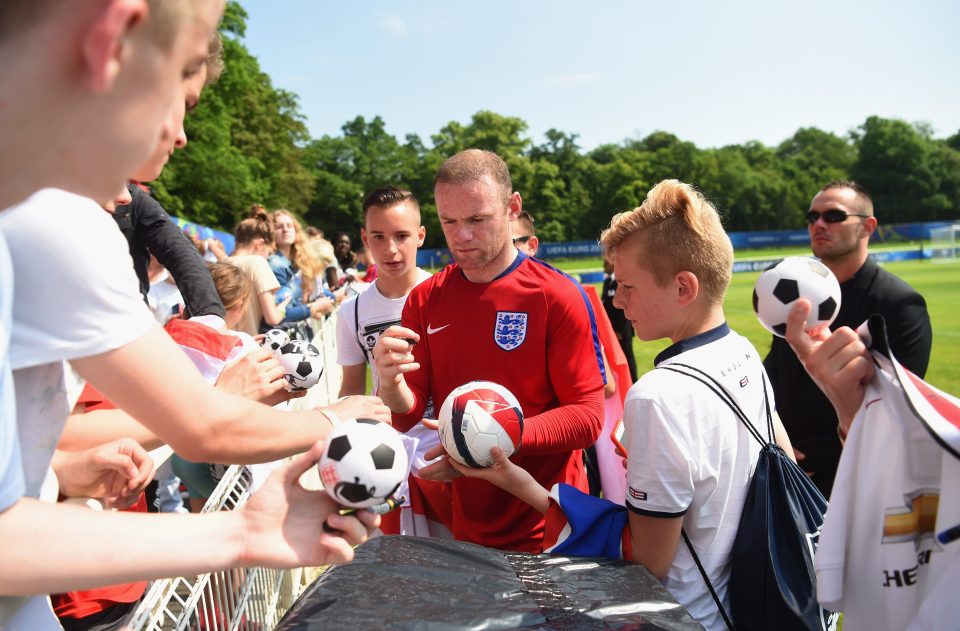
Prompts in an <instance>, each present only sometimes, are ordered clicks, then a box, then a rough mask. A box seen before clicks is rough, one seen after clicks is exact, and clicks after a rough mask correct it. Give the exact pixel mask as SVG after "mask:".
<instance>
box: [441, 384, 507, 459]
mask: <svg viewBox="0 0 960 631" xmlns="http://www.w3.org/2000/svg"><path fill="white" fill-rule="evenodd" d="M438 420H439V425H440V442H441V443H443V447H444V449H446V450H447V453H448V454H450V457H451V458H453V459H454V460H456V461H457V462H460V463H462V464H465V465H467V466H468V467H474V468H476V469H479V468H483V467H489V466H490V465H492V464H493V458H491V457H490V448H491V447H500V449H502V450H503V453H504V454H506V455H507V456H508V457H509V456H510V455H511V454H512V453H513V452H514V451H516V450H517V449H519V448H520V439H521V437H522V436H523V410H522V409H521V408H520V402H519V401H517V398H516V397H515V396H513V394H512V393H511V392H510V391H509V390H507V389H506V388H504V387H503V386H501V385H500V384H497V383H493V382H490V381H471V382H469V383H465V384H463V385H462V386H460V387H459V388H454V390H453V392H451V393H450V394H449V395H448V396H447V398H446V399H445V400H444V402H443V405H442V406H440V414H439V419H438Z"/></svg>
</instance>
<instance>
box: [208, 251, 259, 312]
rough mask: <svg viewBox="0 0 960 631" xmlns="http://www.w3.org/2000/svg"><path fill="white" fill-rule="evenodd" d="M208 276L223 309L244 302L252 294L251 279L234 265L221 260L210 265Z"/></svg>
mask: <svg viewBox="0 0 960 631" xmlns="http://www.w3.org/2000/svg"><path fill="white" fill-rule="evenodd" d="M210 276H211V277H212V278H213V285H214V287H216V288H217V294H218V295H219V296H220V302H222V303H223V306H224V308H225V309H233V308H234V307H236V306H237V305H239V304H242V303H245V302H246V301H247V300H248V299H249V298H250V296H251V294H253V281H251V280H250V278H249V277H248V276H247V275H246V274H245V273H244V272H243V270H241V269H240V268H239V267H237V266H235V265H231V264H230V263H227V262H224V261H221V262H219V263H214V264H213V265H211V266H210Z"/></svg>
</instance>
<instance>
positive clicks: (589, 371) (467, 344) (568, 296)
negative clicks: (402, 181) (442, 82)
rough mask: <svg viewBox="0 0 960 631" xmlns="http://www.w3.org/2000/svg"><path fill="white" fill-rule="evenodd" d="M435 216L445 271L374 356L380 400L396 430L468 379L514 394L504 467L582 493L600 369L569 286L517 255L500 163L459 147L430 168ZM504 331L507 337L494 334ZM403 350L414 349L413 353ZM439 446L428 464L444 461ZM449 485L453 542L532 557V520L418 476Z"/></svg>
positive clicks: (512, 206) (455, 478)
mask: <svg viewBox="0 0 960 631" xmlns="http://www.w3.org/2000/svg"><path fill="white" fill-rule="evenodd" d="M435 194H436V202H437V214H438V215H439V217H440V225H441V227H442V228H443V234H444V236H445V237H446V240H447V246H448V247H449V248H450V252H451V253H452V254H453V258H454V260H455V261H456V263H455V264H453V265H449V266H448V267H447V268H446V269H444V270H443V271H441V272H439V273H438V274H436V275H434V276H432V277H431V278H430V279H428V280H426V281H424V282H423V283H421V284H420V285H418V286H417V287H416V288H414V290H413V291H412V292H411V293H410V296H409V297H408V298H407V302H406V305H405V306H404V309H403V317H402V320H401V326H399V327H391V328H389V329H387V330H386V331H384V333H383V334H382V335H381V336H380V339H379V341H378V342H377V344H376V346H375V347H374V351H373V354H374V358H375V362H376V366H377V371H378V372H379V374H380V390H379V394H380V397H381V398H382V399H383V401H384V403H386V404H387V405H388V406H390V408H391V410H392V411H393V413H394V415H393V424H394V426H395V427H396V428H397V429H398V430H400V431H405V430H407V429H409V428H410V427H412V426H413V425H414V424H416V423H419V422H420V420H421V418H422V416H423V414H424V410H425V409H426V405H427V402H428V401H429V400H430V399H431V398H432V400H433V401H434V402H435V404H436V406H437V407H438V408H439V406H440V404H441V403H442V402H443V400H444V399H445V398H446V397H447V395H448V394H449V393H450V391H451V390H453V389H454V388H456V387H457V386H460V385H462V384H464V383H466V382H468V381H473V380H487V381H493V382H495V383H499V384H501V385H503V386H505V387H506V388H507V389H509V390H510V391H511V392H513V394H514V395H516V397H517V399H518V400H519V401H520V405H521V406H522V407H523V413H524V416H525V417H526V418H525V424H524V429H523V438H522V441H521V445H520V449H519V451H518V452H517V453H515V454H514V456H513V461H514V462H516V463H517V464H518V465H520V466H521V467H523V468H524V469H526V470H527V471H529V472H530V473H531V474H532V475H533V476H534V477H535V478H536V479H537V480H538V481H539V482H540V483H541V484H544V485H552V484H554V483H556V482H561V481H563V482H567V483H568V484H572V485H574V486H576V487H578V488H580V489H583V490H586V489H587V481H586V475H585V474H584V470H583V459H582V455H581V452H580V450H581V449H583V448H585V447H588V446H589V445H592V444H593V443H594V442H595V441H596V440H597V436H598V435H599V433H600V429H601V428H602V426H603V369H602V365H601V361H600V359H599V358H600V346H599V342H598V338H597V332H596V320H595V318H594V314H593V311H592V310H591V308H590V306H589V303H588V301H587V298H586V296H585V295H584V293H583V290H582V289H581V288H580V285H579V283H577V282H576V281H575V280H573V279H572V278H570V277H569V276H567V275H566V274H563V273H562V272H560V271H558V270H556V269H554V268H553V267H550V266H549V265H546V264H545V263H543V262H541V261H538V260H536V259H534V258H531V257H528V256H527V255H525V254H522V253H520V252H518V251H517V249H516V248H515V247H514V246H513V242H512V240H511V238H510V221H511V220H513V219H515V218H516V217H517V215H518V214H519V213H520V211H521V210H522V202H521V199H520V194H519V193H517V192H514V191H513V183H512V181H511V179H510V172H509V170H508V169H507V165H506V164H505V163H504V162H503V160H501V159H500V157H499V156H497V155H496V154H494V153H491V152H489V151H480V150H477V149H468V150H467V151H463V152H461V153H458V154H457V155H455V156H453V157H452V158H449V159H448V160H447V161H446V162H444V163H443V165H442V166H441V167H440V170H439V172H438V173H437V178H436V182H435ZM507 322H510V323H511V326H513V325H514V324H515V323H517V322H519V323H520V325H519V327H518V329H519V330H518V332H511V334H510V335H506V334H504V331H503V330H502V329H503V328H504V327H505V326H506V324H507ZM408 340H413V341H415V344H412V345H411V343H410V342H409V341H408ZM443 453H445V452H443V450H442V447H438V448H436V450H434V451H433V452H432V453H431V452H428V454H427V455H428V456H434V457H436V456H439V455H441V454H443ZM420 475H421V476H422V477H424V478H427V479H433V480H445V481H451V482H452V485H453V486H452V489H451V491H452V493H451V494H452V498H453V523H452V524H450V527H451V531H452V532H453V534H454V537H456V538H457V539H459V540H461V541H471V542H474V543H479V544H482V545H485V546H489V547H493V548H500V549H504V550H518V551H527V552H539V551H540V550H541V546H542V540H543V516H542V515H541V514H540V513H538V512H537V511H534V510H533V509H531V508H530V507H529V506H527V505H526V504H524V503H523V502H520V501H519V500H517V499H516V498H515V497H513V496H512V495H511V494H509V493H506V492H504V491H502V490H500V489H498V488H496V487H495V486H493V485H491V484H489V483H487V482H484V481H482V480H476V479H470V478H464V477H461V476H460V474H459V473H457V472H456V471H455V470H454V469H453V468H452V467H451V466H450V465H449V464H448V463H447V461H446V459H445V458H444V459H442V460H440V461H438V462H436V463H433V464H431V465H429V466H427V467H424V468H423V469H421V470H420Z"/></svg>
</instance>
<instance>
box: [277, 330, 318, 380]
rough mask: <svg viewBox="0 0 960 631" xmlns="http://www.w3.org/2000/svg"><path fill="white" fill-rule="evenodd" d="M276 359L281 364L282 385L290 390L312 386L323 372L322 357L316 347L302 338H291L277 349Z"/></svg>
mask: <svg viewBox="0 0 960 631" xmlns="http://www.w3.org/2000/svg"><path fill="white" fill-rule="evenodd" d="M277 361H279V362H280V365H281V366H283V373H284V374H283V378H284V379H286V381H287V383H286V384H285V385H284V387H285V388H286V389H287V390H289V391H290V392H299V391H301V390H306V389H307V388H312V387H313V386H315V385H317V382H318V381H320V376H321V375H322V374H323V357H322V356H321V355H320V351H319V350H317V347H316V346H314V345H313V344H311V343H309V342H304V341H303V340H292V341H290V342H287V343H286V344H284V345H283V346H281V347H280V350H279V351H277Z"/></svg>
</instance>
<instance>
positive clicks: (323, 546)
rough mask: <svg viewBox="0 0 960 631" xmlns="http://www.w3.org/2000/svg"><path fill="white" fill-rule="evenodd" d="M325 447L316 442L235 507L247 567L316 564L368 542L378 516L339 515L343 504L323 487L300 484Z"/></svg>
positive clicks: (345, 557) (337, 559)
mask: <svg viewBox="0 0 960 631" xmlns="http://www.w3.org/2000/svg"><path fill="white" fill-rule="evenodd" d="M323 447H324V443H323V442H322V441H321V442H318V443H317V444H316V445H314V446H313V447H312V448H311V449H310V451H308V452H307V453H305V454H301V455H299V456H296V457H295V458H293V459H292V460H291V461H290V463H289V464H287V465H286V466H285V467H283V468H282V469H279V470H277V471H275V472H274V473H273V475H271V476H270V478H269V479H268V480H267V482H266V483H265V484H264V485H263V487H262V488H261V489H260V490H259V491H258V492H257V493H255V494H254V495H253V496H252V497H251V498H250V501H249V502H248V503H247V504H246V505H245V506H244V507H243V508H241V509H239V510H238V511H237V513H236V514H238V515H241V516H242V518H243V520H244V524H245V528H244V538H245V545H244V552H243V560H242V563H243V565H260V566H264V567H315V566H318V565H326V564H328V563H342V562H346V561H350V560H351V559H353V548H352V546H354V545H358V544H360V543H363V542H364V541H366V540H367V537H368V536H369V534H370V533H372V532H373V530H374V529H376V528H377V527H378V526H379V525H380V516H379V515H376V514H374V513H373V512H370V511H358V512H356V513H353V514H352V515H341V514H340V512H339V509H340V506H339V505H338V504H337V503H336V502H334V501H333V500H332V499H331V498H330V496H329V495H327V494H326V493H325V492H324V491H323V490H318V491H308V490H306V489H304V488H303V486H301V484H300V476H301V475H303V474H304V473H305V472H306V471H307V470H308V469H310V467H313V466H314V465H315V464H316V463H317V461H318V460H319V459H320V456H321V454H322V453H323ZM324 524H326V525H327V528H324ZM330 531H337V534H333V533H332V532H330Z"/></svg>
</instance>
